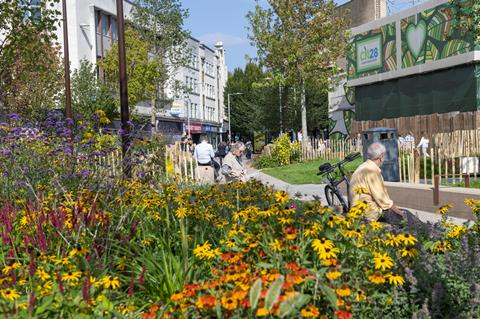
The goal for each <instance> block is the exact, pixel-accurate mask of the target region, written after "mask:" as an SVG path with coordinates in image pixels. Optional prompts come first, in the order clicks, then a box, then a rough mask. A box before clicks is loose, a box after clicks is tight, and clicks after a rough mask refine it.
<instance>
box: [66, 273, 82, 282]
mask: <svg viewBox="0 0 480 319" xmlns="http://www.w3.org/2000/svg"><path fill="white" fill-rule="evenodd" d="M81 274H82V273H81V272H80V271H69V272H67V273H64V274H63V276H62V280H66V281H74V282H76V281H78V279H79V278H80V275H81Z"/></svg>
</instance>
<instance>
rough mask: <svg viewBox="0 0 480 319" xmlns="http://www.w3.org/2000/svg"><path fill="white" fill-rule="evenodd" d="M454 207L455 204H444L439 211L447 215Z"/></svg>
mask: <svg viewBox="0 0 480 319" xmlns="http://www.w3.org/2000/svg"><path fill="white" fill-rule="evenodd" d="M452 207H453V205H451V204H447V205H443V206H442V207H440V208H439V209H438V210H437V213H439V214H440V215H445V214H446V213H447V212H448V211H449V210H450V208H452Z"/></svg>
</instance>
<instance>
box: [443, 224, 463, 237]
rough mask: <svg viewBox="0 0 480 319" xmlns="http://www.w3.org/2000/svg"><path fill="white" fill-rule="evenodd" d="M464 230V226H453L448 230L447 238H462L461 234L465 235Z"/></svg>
mask: <svg viewBox="0 0 480 319" xmlns="http://www.w3.org/2000/svg"><path fill="white" fill-rule="evenodd" d="M466 230H467V228H466V227H465V226H462V225H457V226H454V227H453V228H452V230H450V231H449V232H448V233H447V236H448V237H449V238H458V237H461V236H463V234H465V232H466Z"/></svg>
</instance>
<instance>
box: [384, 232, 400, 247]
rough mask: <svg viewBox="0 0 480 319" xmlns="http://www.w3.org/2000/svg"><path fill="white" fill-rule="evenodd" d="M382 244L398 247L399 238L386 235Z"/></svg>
mask: <svg viewBox="0 0 480 319" xmlns="http://www.w3.org/2000/svg"><path fill="white" fill-rule="evenodd" d="M384 242H385V245H387V246H392V247H397V246H399V245H400V237H399V236H394V235H392V234H387V239H385V240H384Z"/></svg>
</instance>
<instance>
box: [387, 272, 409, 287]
mask: <svg viewBox="0 0 480 319" xmlns="http://www.w3.org/2000/svg"><path fill="white" fill-rule="evenodd" d="M386 277H387V279H388V282H389V283H390V284H391V285H395V286H401V285H403V284H404V283H405V279H404V278H403V276H401V275H397V274H387V275H386Z"/></svg>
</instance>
